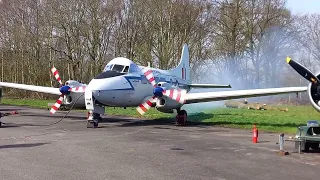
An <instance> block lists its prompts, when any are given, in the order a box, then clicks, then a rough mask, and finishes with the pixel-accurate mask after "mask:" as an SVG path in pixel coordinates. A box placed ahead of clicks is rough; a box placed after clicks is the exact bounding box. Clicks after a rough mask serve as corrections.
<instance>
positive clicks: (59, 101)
mask: <svg viewBox="0 0 320 180" xmlns="http://www.w3.org/2000/svg"><path fill="white" fill-rule="evenodd" d="M63 97H64V95H63V94H61V95H60V97H59V99H57V101H56V103H55V104H54V105H53V106H52V107H51V110H50V113H51V114H54V113H55V112H56V111H57V110H58V109H59V108H60V105H61V104H62V101H63Z"/></svg>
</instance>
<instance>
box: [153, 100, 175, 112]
mask: <svg viewBox="0 0 320 180" xmlns="http://www.w3.org/2000/svg"><path fill="white" fill-rule="evenodd" d="M179 107H181V104H179V103H178V102H177V101H175V100H172V99H169V98H167V97H162V98H158V99H157V100H156V106H155V108H156V109H157V110H158V111H160V112H163V113H173V109H177V108H179Z"/></svg>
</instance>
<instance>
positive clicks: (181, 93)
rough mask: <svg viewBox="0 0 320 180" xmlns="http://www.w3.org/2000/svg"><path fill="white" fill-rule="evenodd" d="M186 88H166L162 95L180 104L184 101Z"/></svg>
mask: <svg viewBox="0 0 320 180" xmlns="http://www.w3.org/2000/svg"><path fill="white" fill-rule="evenodd" d="M186 94H187V91H186V90H181V89H168V90H163V95H165V96H167V97H169V98H171V99H173V100H175V101H177V102H178V103H180V104H184V103H185V102H186V100H185V99H186Z"/></svg>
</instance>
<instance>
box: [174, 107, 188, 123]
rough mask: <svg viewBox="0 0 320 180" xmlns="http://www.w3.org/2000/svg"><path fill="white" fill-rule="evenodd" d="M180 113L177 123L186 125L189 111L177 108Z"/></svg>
mask: <svg viewBox="0 0 320 180" xmlns="http://www.w3.org/2000/svg"><path fill="white" fill-rule="evenodd" d="M177 111H178V114H177V116H176V125H178V126H179V125H185V124H186V123H187V122H188V120H187V111H186V110H177Z"/></svg>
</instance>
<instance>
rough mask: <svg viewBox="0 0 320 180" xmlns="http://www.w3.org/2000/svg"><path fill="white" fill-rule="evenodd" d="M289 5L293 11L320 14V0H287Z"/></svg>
mask: <svg viewBox="0 0 320 180" xmlns="http://www.w3.org/2000/svg"><path fill="white" fill-rule="evenodd" d="M287 7H288V8H289V9H291V10H292V11H293V13H303V14H305V13H318V14H320V0H287Z"/></svg>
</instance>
